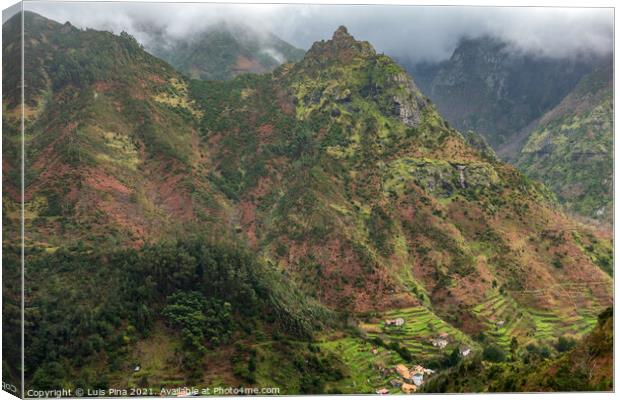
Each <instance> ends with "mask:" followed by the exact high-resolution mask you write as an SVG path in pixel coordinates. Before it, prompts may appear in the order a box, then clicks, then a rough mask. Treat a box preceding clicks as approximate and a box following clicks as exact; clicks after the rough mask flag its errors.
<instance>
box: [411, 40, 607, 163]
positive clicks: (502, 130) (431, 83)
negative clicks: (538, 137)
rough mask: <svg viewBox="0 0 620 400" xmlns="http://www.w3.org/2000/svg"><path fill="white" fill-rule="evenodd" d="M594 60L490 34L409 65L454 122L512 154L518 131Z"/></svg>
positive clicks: (552, 103) (556, 100) (506, 155)
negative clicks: (534, 49)
mask: <svg viewBox="0 0 620 400" xmlns="http://www.w3.org/2000/svg"><path fill="white" fill-rule="evenodd" d="M596 62H597V60H593V59H575V60H572V59H557V60H556V59H551V58H545V57H537V56H533V55H529V54H527V53H523V52H520V51H519V50H517V49H514V48H512V46H511V45H509V44H508V43H506V42H503V41H501V40H499V39H496V38H492V37H488V36H487V37H480V38H466V39H463V40H461V42H460V43H459V45H458V46H457V47H456V49H455V50H454V52H453V54H452V56H451V57H450V59H448V60H446V61H443V62H440V63H437V64H428V63H425V64H424V63H423V64H418V65H410V66H409V68H408V69H409V71H410V72H411V74H412V75H413V76H414V77H415V78H416V81H417V82H418V83H419V84H420V87H421V89H422V92H423V93H425V94H426V95H427V96H429V97H430V98H431V100H432V101H433V102H434V103H435V104H436V105H437V108H438V110H439V112H440V113H441V114H442V115H443V116H444V117H445V118H446V119H447V120H448V122H450V124H451V125H453V126H454V127H456V128H457V129H459V130H461V131H463V132H466V131H468V130H473V131H475V132H478V133H479V134H481V135H482V136H483V137H485V138H486V139H487V140H488V141H489V143H490V144H491V146H492V147H493V148H494V149H495V150H496V151H497V152H498V153H499V154H500V155H501V156H502V157H503V158H506V159H510V158H511V157H514V155H515V154H516V151H517V150H514V149H512V148H511V145H512V143H514V142H515V141H519V139H520V137H521V136H522V135H523V134H520V132H522V131H523V130H526V129H527V127H528V125H529V124H530V123H532V122H533V121H535V120H536V119H537V118H539V117H541V116H542V115H543V114H544V113H545V112H547V111H549V110H551V109H552V108H553V107H555V106H557V105H558V104H559V103H560V101H561V100H562V99H563V98H564V97H565V96H566V95H567V94H568V93H569V92H570V91H571V90H572V89H573V88H574V87H575V85H576V84H577V82H579V80H580V79H581V78H582V77H583V76H584V75H585V74H587V73H589V72H591V71H592V69H593V68H594V66H595V65H596Z"/></svg>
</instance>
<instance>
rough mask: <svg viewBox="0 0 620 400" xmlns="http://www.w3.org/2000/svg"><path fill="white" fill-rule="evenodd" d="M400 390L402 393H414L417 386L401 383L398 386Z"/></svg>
mask: <svg viewBox="0 0 620 400" xmlns="http://www.w3.org/2000/svg"><path fill="white" fill-rule="evenodd" d="M400 390H402V391H403V392H404V393H415V392H416V390H418V387H417V386H416V385H412V384H410V383H403V384H402V386H401V387H400Z"/></svg>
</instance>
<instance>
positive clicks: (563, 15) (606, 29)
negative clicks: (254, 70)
mask: <svg viewBox="0 0 620 400" xmlns="http://www.w3.org/2000/svg"><path fill="white" fill-rule="evenodd" d="M24 7H25V9H27V10H32V11H35V12H38V13H40V14H42V15H44V16H46V17H48V18H52V19H54V20H56V21H58V22H65V21H70V22H71V23H72V24H73V25H76V26H79V27H89V28H95V29H105V30H111V31H113V32H115V33H119V32H120V31H122V30H126V31H128V32H130V33H132V34H134V35H135V36H136V37H137V39H138V40H140V41H142V42H146V41H148V37H145V35H144V34H143V33H141V32H140V29H139V27H140V26H149V25H153V26H158V27H159V28H162V29H164V30H165V31H167V33H168V34H170V35H173V36H186V35H191V34H195V33H197V32H200V31H203V30H205V29H207V28H208V26H209V25H211V24H213V23H215V22H219V21H231V22H242V23H244V24H250V25H251V26H252V27H254V28H255V29H257V30H261V31H271V32H273V33H275V34H276V35H278V36H280V37H281V38H282V39H284V40H286V41H288V42H290V43H292V44H294V45H295V46H298V47H301V48H303V49H307V48H309V47H310V45H311V44H312V42H314V41H316V40H320V39H328V38H329V37H331V34H332V33H333V31H334V30H335V29H336V28H337V27H338V26H339V25H345V26H347V27H348V28H349V32H350V33H351V34H353V35H354V36H355V37H356V38H357V39H363V40H368V41H370V42H371V43H372V44H373V45H374V46H375V48H377V50H379V51H383V52H385V53H386V54H389V55H392V56H396V57H399V58H409V59H411V61H439V60H443V59H446V58H448V57H449V56H450V55H451V53H452V51H453V50H454V48H455V47H456V45H457V43H458V41H459V39H460V38H462V37H465V36H466V37H477V36H481V35H491V36H495V37H498V38H501V39H504V40H506V41H508V42H510V43H511V44H512V45H513V46H514V48H517V49H519V50H522V51H527V52H531V53H534V54H540V55H544V56H551V57H565V56H574V55H576V54H584V53H585V54H587V53H590V52H595V53H598V54H603V53H609V52H611V51H612V49H613V10H612V9H610V8H607V9H604V8H598V9H587V8H581V9H576V8H573V9H571V8H523V7H520V8H516V7H512V8H511V7H505V8H501V7H456V6H454V7H438V6H437V7H422V6H368V5H363V6H362V5H360V6H352V5H350V6H329V5H258V4H254V5H247V4H246V5H230V4H228V5H226V4H196V3H194V4H183V3H172V4H162V3H84V2H82V3H62V2H45V3H39V2H31V3H24Z"/></svg>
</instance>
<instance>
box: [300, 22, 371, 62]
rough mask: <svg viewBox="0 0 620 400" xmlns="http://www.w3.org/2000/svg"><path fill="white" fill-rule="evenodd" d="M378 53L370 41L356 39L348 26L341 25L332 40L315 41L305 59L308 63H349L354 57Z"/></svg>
mask: <svg viewBox="0 0 620 400" xmlns="http://www.w3.org/2000/svg"><path fill="white" fill-rule="evenodd" d="M376 54H377V53H376V52H375V49H374V48H373V47H372V45H371V44H370V43H368V42H367V41H358V40H355V38H354V37H353V36H352V35H351V34H350V33H349V31H348V30H347V28H346V27H344V26H340V27H339V28H338V29H336V31H335V32H334V34H333V36H332V38H331V39H330V40H327V41H325V40H321V41H320V42H315V43H314V44H313V45H312V47H311V48H310V50H308V52H307V53H306V56H305V57H304V61H305V63H306V64H307V65H316V64H319V65H323V64H327V63H331V62H340V63H349V62H350V61H351V60H353V59H354V58H358V57H362V58H364V57H371V56H374V55H376Z"/></svg>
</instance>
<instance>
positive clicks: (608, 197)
mask: <svg viewBox="0 0 620 400" xmlns="http://www.w3.org/2000/svg"><path fill="white" fill-rule="evenodd" d="M516 165H517V166H518V167H519V169H521V170H522V171H523V172H525V173H526V174H527V175H528V176H529V177H531V178H533V179H537V180H539V181H541V182H544V183H545V184H546V185H547V186H548V187H549V188H551V189H552V190H553V191H554V192H555V193H557V195H558V197H559V199H560V200H561V201H562V202H563V203H564V204H566V205H567V207H568V208H569V209H570V210H571V211H573V212H575V213H577V214H580V215H584V216H587V217H589V218H594V219H599V220H602V221H606V222H609V223H611V221H612V218H613V62H612V60H611V58H609V59H607V60H605V62H604V63H602V64H601V65H600V66H599V67H597V68H596V69H595V70H594V71H593V72H591V73H590V74H588V75H586V76H584V77H583V78H582V79H581V80H580V81H579V83H578V84H577V86H576V87H575V89H573V90H572V91H571V92H570V93H569V94H568V95H567V96H566V97H565V98H564V99H563V100H562V101H561V102H560V104H558V105H557V106H556V107H554V108H553V109H552V110H550V111H548V112H547V113H546V114H545V115H544V116H542V117H541V118H540V120H539V121H538V123H537V125H536V127H535V128H534V129H533V130H532V132H531V133H530V135H529V136H528V137H527V141H526V143H525V145H524V146H523V148H522V149H521V151H520V154H519V155H518V158H517V159H516Z"/></svg>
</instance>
